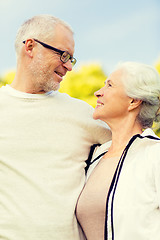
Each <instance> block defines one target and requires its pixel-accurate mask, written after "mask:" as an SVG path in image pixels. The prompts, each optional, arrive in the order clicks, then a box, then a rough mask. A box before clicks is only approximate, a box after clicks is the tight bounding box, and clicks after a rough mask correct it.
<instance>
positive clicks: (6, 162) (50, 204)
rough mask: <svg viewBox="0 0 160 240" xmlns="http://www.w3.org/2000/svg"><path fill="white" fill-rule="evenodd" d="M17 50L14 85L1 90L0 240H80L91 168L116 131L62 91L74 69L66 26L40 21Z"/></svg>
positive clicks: (23, 33) (22, 33)
mask: <svg viewBox="0 0 160 240" xmlns="http://www.w3.org/2000/svg"><path fill="white" fill-rule="evenodd" d="M15 48H16V54H17V71H16V76H15V79H14V81H13V82H12V84H11V85H7V86H5V87H2V88H1V89H0V113H1V117H0V124H1V131H0V182H1V186H0V203H1V204H0V216H1V217H0V238H1V239H2V240H6V239H7V240H79V232H78V228H77V222H76V218H75V216H74V211H75V206H76V201H77V198H78V196H79V193H80V192H81V190H82V187H83V185H84V180H85V174H84V172H85V171H84V168H85V160H86V159H87V157H88V153H89V150H90V146H91V145H93V144H95V143H103V142H105V141H107V140H109V139H110V137H111V136H110V130H108V126H107V125H105V124H103V123H102V122H101V121H100V120H93V119H92V107H90V106H89V105H88V104H86V103H85V102H83V101H81V100H77V99H73V98H71V97H70V96H68V95H67V94H62V93H59V92H58V91H57V90H58V88H59V85H60V82H61V81H62V80H63V77H64V76H65V74H66V73H67V71H71V70H72V67H73V65H74V64H75V63H76V59H75V58H74V57H73V54H74V39H73V32H72V29H71V28H70V26H68V24H66V23H65V22H63V21H62V20H60V19H57V18H55V17H53V16H50V15H40V16H35V17H33V18H31V19H29V20H28V21H26V22H25V23H24V24H23V25H22V26H21V27H20V29H19V31H18V33H17V37H16V42H15Z"/></svg>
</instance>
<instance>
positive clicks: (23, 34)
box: [15, 14, 73, 56]
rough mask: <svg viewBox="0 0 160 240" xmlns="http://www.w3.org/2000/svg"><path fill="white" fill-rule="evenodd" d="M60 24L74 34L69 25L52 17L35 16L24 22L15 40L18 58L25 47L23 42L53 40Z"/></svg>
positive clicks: (45, 15)
mask: <svg viewBox="0 0 160 240" xmlns="http://www.w3.org/2000/svg"><path fill="white" fill-rule="evenodd" d="M58 24H60V25H62V26H64V27H66V28H67V29H68V30H70V31H71V32H72V33H73V30H72V28H71V27H70V26H69V24H67V23H66V22H64V21H63V20H61V19H59V18H57V17H54V16H52V15H47V14H42V15H38V16H34V17H33V18H31V19H28V20H27V21H26V22H24V23H23V24H22V25H21V27H20V28H19V30H18V32H17V36H16V40H15V50H16V54H17V56H18V55H19V53H20V50H21V48H22V46H23V45H22V44H23V41H25V40H26V39H28V38H37V39H39V40H40V41H47V40H53V36H54V30H55V26H56V25H58Z"/></svg>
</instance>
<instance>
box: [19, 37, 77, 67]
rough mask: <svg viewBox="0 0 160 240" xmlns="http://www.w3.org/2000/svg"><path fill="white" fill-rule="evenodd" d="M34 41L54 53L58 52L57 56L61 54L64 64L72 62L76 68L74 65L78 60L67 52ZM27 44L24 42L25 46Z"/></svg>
mask: <svg viewBox="0 0 160 240" xmlns="http://www.w3.org/2000/svg"><path fill="white" fill-rule="evenodd" d="M34 41H36V42H38V43H40V44H41V45H42V46H43V47H45V48H48V49H51V50H53V51H54V52H56V53H57V54H60V60H61V61H62V62H63V63H66V62H68V61H69V60H70V61H71V64H72V66H74V65H75V64H76V62H77V60H76V59H75V58H74V57H72V56H71V55H70V54H69V53H68V52H67V51H62V50H60V49H57V48H54V47H52V46H50V45H48V44H46V43H43V42H41V41H39V40H37V39H34ZM25 42H26V41H23V43H24V44H25Z"/></svg>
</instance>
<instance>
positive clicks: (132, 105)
mask: <svg viewBox="0 0 160 240" xmlns="http://www.w3.org/2000/svg"><path fill="white" fill-rule="evenodd" d="M141 103H142V100H139V99H134V98H131V99H130V104H129V107H128V111H132V110H134V109H136V108H138V107H139V106H140V105H141Z"/></svg>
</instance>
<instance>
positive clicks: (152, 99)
mask: <svg viewBox="0 0 160 240" xmlns="http://www.w3.org/2000/svg"><path fill="white" fill-rule="evenodd" d="M120 69H121V70H122V81H123V84H124V87H125V90H126V94H127V95H128V96H129V97H131V98H134V99H139V100H142V103H141V108H140V112H139V114H138V116H137V120H138V121H139V123H140V124H141V125H142V127H143V128H144V129H145V128H148V127H152V125H153V122H154V121H155V122H156V121H160V114H159V108H160V76H159V74H158V72H157V71H156V69H155V68H153V67H152V66H149V65H146V64H142V63H137V62H125V63H120V64H118V66H117V68H116V70H120Z"/></svg>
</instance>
